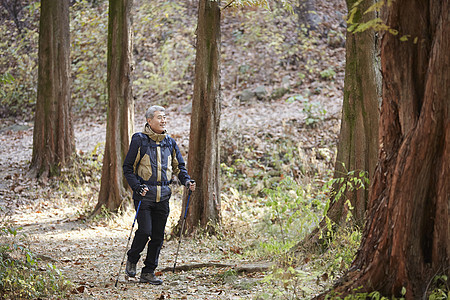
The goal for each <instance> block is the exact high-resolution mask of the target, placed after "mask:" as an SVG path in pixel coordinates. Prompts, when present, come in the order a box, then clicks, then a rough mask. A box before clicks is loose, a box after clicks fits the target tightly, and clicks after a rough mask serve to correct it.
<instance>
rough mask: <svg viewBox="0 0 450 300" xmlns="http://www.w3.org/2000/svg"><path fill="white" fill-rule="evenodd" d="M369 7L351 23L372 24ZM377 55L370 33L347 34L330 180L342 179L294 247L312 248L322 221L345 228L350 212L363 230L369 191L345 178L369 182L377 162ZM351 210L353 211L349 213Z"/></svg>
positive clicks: (367, 1)
mask: <svg viewBox="0 0 450 300" xmlns="http://www.w3.org/2000/svg"><path fill="white" fill-rule="evenodd" d="M355 2H356V0H348V1H347V7H348V10H349V11H350V9H351V8H352V7H353V5H354V3H355ZM373 3H374V0H364V1H362V2H361V3H360V6H359V12H358V13H357V14H356V16H355V18H354V21H355V22H357V23H362V22H367V21H368V20H370V19H373V18H375V12H372V13H367V14H363V13H362V12H364V11H366V10H367V8H369V7H370V6H371V5H372V4H373ZM378 53H379V42H378V40H377V37H376V35H375V32H374V30H366V31H363V32H357V33H352V32H347V36H346V64H345V79H344V101H343V106H342V120H341V132H340V136H339V144H338V148H337V157H336V164H335V171H334V179H339V178H342V177H343V178H345V181H343V182H340V181H337V180H336V181H335V183H334V185H333V187H332V190H333V191H334V193H333V195H331V199H330V208H329V210H328V212H327V215H326V217H325V218H324V219H323V220H322V221H321V222H320V224H319V226H318V227H317V228H316V229H314V230H313V231H312V233H311V234H310V235H309V236H308V237H307V238H306V239H305V240H304V241H302V242H301V243H299V245H298V247H300V246H301V247H306V248H311V247H313V248H314V247H315V245H316V244H317V243H318V239H319V236H320V233H321V232H323V231H326V230H327V218H328V219H330V220H331V221H332V222H333V223H334V224H335V225H337V226H338V227H340V226H344V224H345V223H346V222H347V214H348V213H349V212H351V214H352V218H351V220H352V222H351V223H352V224H353V225H356V226H359V227H360V228H362V227H363V225H364V217H365V212H366V209H367V201H368V193H369V189H368V186H367V187H366V188H359V189H350V188H348V184H347V183H348V180H349V179H350V178H348V177H349V176H356V177H359V173H360V171H363V172H365V174H366V175H365V176H367V177H368V178H371V177H372V175H373V173H374V170H375V166H376V163H377V159H378V143H379V141H378V120H379V103H380V100H381V76H380V70H379V61H377V59H376V57H377V55H378ZM350 171H355V173H354V175H348V173H349V172H350ZM341 188H342V190H343V191H344V192H343V193H342V194H340V197H337V196H336V195H338V193H337V192H338V191H339V190H341ZM347 201H349V203H350V205H348V204H349V203H347ZM350 208H353V209H352V210H351V211H349V210H350ZM298 247H296V248H298Z"/></svg>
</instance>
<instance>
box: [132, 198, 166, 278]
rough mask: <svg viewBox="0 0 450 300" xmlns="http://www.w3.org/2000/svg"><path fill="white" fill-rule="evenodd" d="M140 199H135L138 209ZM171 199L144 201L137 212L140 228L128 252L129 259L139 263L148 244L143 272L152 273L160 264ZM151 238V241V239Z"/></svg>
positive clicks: (135, 205)
mask: <svg viewBox="0 0 450 300" xmlns="http://www.w3.org/2000/svg"><path fill="white" fill-rule="evenodd" d="M138 204H139V201H136V200H135V201H134V207H135V208H136V209H137V207H138ZM169 212H170V208H169V201H168V200H167V201H162V202H150V201H145V200H144V201H142V202H141V206H140V208H139V212H138V214H137V222H138V229H137V230H136V233H135V235H134V239H133V243H132V244H131V248H130V250H129V251H128V252H127V254H128V260H129V261H130V262H131V263H137V262H138V261H139V258H140V257H141V252H142V251H143V250H144V248H145V245H146V244H147V242H148V246H147V257H146V258H145V261H144V268H143V269H142V273H152V272H154V271H155V269H156V267H157V266H158V257H159V253H160V251H161V247H162V245H163V242H164V229H165V227H166V222H167V217H168V216H169ZM149 239H150V241H149Z"/></svg>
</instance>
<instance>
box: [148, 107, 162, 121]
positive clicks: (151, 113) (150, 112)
mask: <svg viewBox="0 0 450 300" xmlns="http://www.w3.org/2000/svg"><path fill="white" fill-rule="evenodd" d="M165 110H166V109H165V108H164V107H162V106H159V105H153V106H150V107H149V109H147V112H146V113H145V119H147V120H148V119H153V117H154V116H155V112H157V111H162V112H164V111H165Z"/></svg>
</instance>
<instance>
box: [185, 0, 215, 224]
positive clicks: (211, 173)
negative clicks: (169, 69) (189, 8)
mask: <svg viewBox="0 0 450 300" xmlns="http://www.w3.org/2000/svg"><path fill="white" fill-rule="evenodd" d="M196 49H197V53H196V60H195V82H194V97H193V103H192V117H191V129H190V130H191V131H190V132H191V133H190V141H189V153H188V170H189V173H190V175H191V177H192V178H193V179H195V180H196V181H197V190H196V191H195V192H194V193H193V194H192V199H191V202H190V203H191V204H190V208H189V213H188V218H187V221H186V225H187V226H186V227H187V230H188V231H192V229H193V228H194V227H196V226H198V225H200V226H202V227H205V226H207V225H208V224H209V223H211V224H217V223H219V222H220V195H219V190H220V187H219V180H220V174H219V172H220V169H219V165H220V157H219V121H220V69H219V59H220V57H219V56H220V9H219V1H210V0H200V2H199V9H198V27H197V47H196ZM185 202H186V200H185ZM183 207H184V205H183ZM182 217H183V214H182V215H181V218H182Z"/></svg>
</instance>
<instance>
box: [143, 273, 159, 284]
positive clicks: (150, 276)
mask: <svg viewBox="0 0 450 300" xmlns="http://www.w3.org/2000/svg"><path fill="white" fill-rule="evenodd" d="M139 282H146V283H150V284H155V285H160V284H162V283H163V281H162V280H161V279H159V278H158V277H156V276H155V274H154V273H143V274H141V279H140V280H139Z"/></svg>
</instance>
